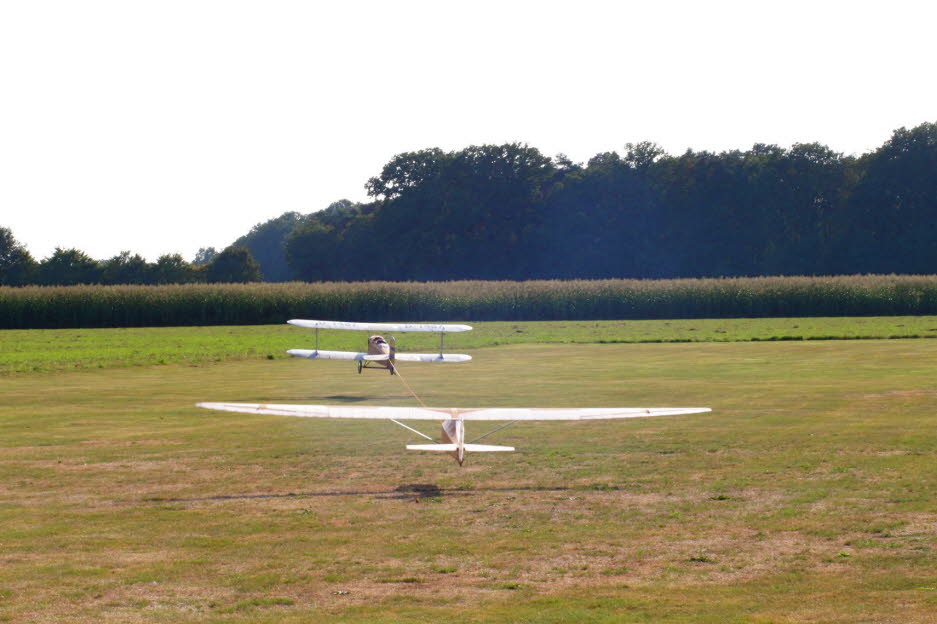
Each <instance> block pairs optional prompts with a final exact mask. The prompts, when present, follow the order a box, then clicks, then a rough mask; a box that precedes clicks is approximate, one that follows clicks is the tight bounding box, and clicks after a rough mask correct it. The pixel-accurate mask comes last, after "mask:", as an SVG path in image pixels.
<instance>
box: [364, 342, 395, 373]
mask: <svg viewBox="0 0 937 624" xmlns="http://www.w3.org/2000/svg"><path fill="white" fill-rule="evenodd" d="M390 339H391V342H387V340H385V339H384V337H383V336H378V335H374V336H371V337H370V338H368V355H386V356H387V359H386V360H372V361H369V362H367V364H368V366H367V368H370V367H372V366H380V367H381V368H386V369H388V370H390V372H391V374H393V372H394V353H395V352H396V351H397V349H395V348H394V342H395V341H394V337H393V336H391V338H390ZM358 372H361V371H360V370H359V371H358Z"/></svg>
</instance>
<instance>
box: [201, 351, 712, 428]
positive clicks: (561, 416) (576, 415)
mask: <svg viewBox="0 0 937 624" xmlns="http://www.w3.org/2000/svg"><path fill="white" fill-rule="evenodd" d="M320 353H321V352H320ZM197 406H198V407H204V408H206V409H213V410H221V411H225V412H243V413H246V414H271V415H276V416H301V417H305V418H373V419H388V418H391V419H394V420H447V419H450V418H461V419H462V420H514V421H526V420H529V421H539V420H609V419H620V418H648V417H651V416H677V415H682V414H701V413H704V412H710V411H712V410H711V409H710V408H708V407H586V408H563V407H553V408H490V409H462V408H445V407H377V406H370V405H279V404H273V403H198V404H197Z"/></svg>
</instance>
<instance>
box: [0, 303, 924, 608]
mask: <svg viewBox="0 0 937 624" xmlns="http://www.w3.org/2000/svg"><path fill="white" fill-rule="evenodd" d="M813 321H814V322H821V321H819V320H817V319H813ZM773 322H774V324H775V327H774V328H773V329H771V328H761V329H758V330H757V331H758V332H762V333H760V334H756V333H754V332H755V331H756V330H755V329H752V326H747V327H748V329H745V330H743V329H742V328H738V329H729V328H727V326H725V325H720V326H718V327H715V326H709V325H706V324H705V323H704V322H702V321H693V322H688V323H693V324H691V325H688V326H683V325H680V326H676V325H675V324H672V325H670V326H669V328H670V329H669V330H667V331H671V330H672V331H673V334H672V335H673V336H674V337H676V338H679V339H683V337H684V336H685V335H686V333H690V329H695V331H694V332H692V333H693V334H694V337H696V335H697V334H698V333H699V332H704V331H706V332H710V333H711V334H713V335H714V336H713V337H720V338H725V339H726V340H731V339H733V337H736V338H737V339H739V340H745V338H744V336H745V333H744V332H745V331H750V332H753V333H751V334H750V335H749V337H748V339H750V338H752V337H764V338H770V335H775V336H778V337H781V336H784V335H790V332H791V330H792V329H803V330H804V333H807V328H806V327H803V326H801V327H797V328H794V327H793V325H795V324H796V325H802V323H801V322H800V321H792V320H774V321H773ZM853 322H854V324H853V325H852V330H854V333H855V335H872V331H871V330H869V331H867V330H866V329H865V328H862V327H861V326H859V325H858V323H859V322H872V320H871V319H854V320H853ZM899 322H900V321H899ZM910 322H911V321H909V320H907V319H906V322H904V323H903V324H905V325H906V326H908V327H909V329H908V332H909V333H912V332H913V333H918V332H923V331H926V330H927V328H928V326H929V325H933V324H934V319H925V320H924V321H923V322H922V323H921V324H920V326H918V325H915V326H914V327H913V328H911V326H910V325H909V323H910ZM674 323H675V322H674ZM681 323H683V322H681ZM720 323H727V322H725V321H722V322H720ZM935 326H937V325H935ZM486 327H487V325H485V326H480V327H479V330H478V332H477V334H478V335H479V336H481V338H479V339H478V340H480V341H481V342H478V343H475V342H471V340H470V336H471V335H472V334H475V333H476V332H472V333H470V334H468V335H466V336H464V337H463V336H459V337H454V338H453V339H452V340H451V344H452V345H453V348H452V350H453V351H462V350H463V348H462V347H465V350H466V351H467V352H469V353H471V354H472V355H473V356H474V358H475V359H474V360H473V361H472V362H470V363H467V364H464V365H458V366H455V365H453V366H419V365H411V366H410V367H408V368H406V369H404V371H403V372H404V374H405V377H406V379H407V381H408V382H409V383H410V384H411V385H412V386H413V387H414V389H415V390H416V391H417V392H418V393H419V394H420V395H421V396H422V397H423V399H424V400H425V401H426V403H427V404H429V405H453V406H487V405H500V406H573V405H577V406H603V405H635V406H637V405H643V406H664V405H685V406H696V405H705V406H710V407H712V408H713V410H714V411H713V412H712V413H711V414H704V415H696V416H687V417H669V418H659V419H653V420H651V419H649V420H644V421H641V420H635V421H624V422H595V423H586V422H583V423H553V424H551V423H542V424H532V423H527V424H523V425H515V426H514V427H511V428H508V429H506V430H505V431H503V432H500V433H498V434H495V436H492V437H491V438H489V439H490V440H491V442H492V443H494V444H499V443H503V444H511V445H514V446H516V447H517V448H518V452H516V453H513V454H476V455H469V457H468V460H467V462H466V465H465V466H464V467H463V468H459V467H458V466H457V465H456V464H455V463H454V462H453V461H452V459H451V458H450V457H448V456H439V455H430V454H417V453H407V452H406V451H404V450H403V446H404V444H405V443H407V442H408V441H411V440H412V436H411V435H410V434H408V433H407V432H406V431H404V430H403V429H400V428H398V427H396V426H394V425H392V424H389V423H382V422H359V423H349V422H337V421H336V422H329V421H314V420H309V419H288V418H278V417H257V416H248V415H239V414H228V413H216V412H205V411H201V410H198V409H196V408H194V407H192V404H193V403H194V402H196V401H200V400H228V401H265V402H309V403H322V402H328V403H359V402H360V403H362V404H385V405H412V404H413V402H412V399H409V398H408V394H407V392H406V391H405V390H404V388H403V387H402V385H401V384H400V381H399V379H398V378H395V377H391V376H390V375H387V374H384V373H377V372H375V373H372V374H369V375H361V376H359V375H357V374H355V373H354V372H352V369H351V367H350V365H349V363H347V362H345V363H343V362H309V361H304V360H293V359H274V360H272V361H271V360H266V359H264V358H265V357H266V354H267V352H268V351H270V352H271V354H276V352H278V351H279V350H281V349H282V348H285V347H286V346H296V345H295V341H294V340H293V338H292V336H293V335H296V334H297V333H298V332H299V330H294V329H293V328H275V329H274V328H253V329H257V330H258V331H260V332H268V333H261V334H257V335H253V334H251V335H250V336H251V337H250V338H243V337H242V335H241V334H237V333H236V332H239V331H243V330H246V328H216V329H231V330H232V331H234V332H235V334H230V335H231V336H233V337H232V338H230V340H231V343H230V344H231V345H237V346H238V348H240V346H243V345H244V343H245V342H251V343H253V341H254V340H255V339H256V338H257V337H258V336H261V337H266V336H274V337H275V338H274V339H273V340H271V342H273V343H275V345H276V348H275V350H274V347H272V346H269V345H264V344H259V345H258V346H257V347H254V349H255V352H254V353H253V354H247V355H244V354H243V353H242V354H235V356H234V359H230V360H228V359H227V358H228V356H229V354H227V351H226V349H227V348H228V347H225V346H223V345H220V346H218V355H217V356H213V357H212V358H209V360H211V359H218V360H222V361H218V362H215V363H213V364H211V365H208V364H207V363H206V361H205V360H201V361H200V362H201V365H200V366H197V367H193V366H188V365H185V364H182V363H178V362H183V361H185V360H187V358H178V359H173V358H172V357H171V356H169V357H168V358H167V359H166V361H167V362H168V363H167V364H166V365H162V366H124V367H112V366H113V365H114V364H121V363H126V362H124V360H123V358H113V357H110V356H108V355H107V354H105V355H100V354H92V355H90V356H88V355H86V352H85V351H83V350H80V349H79V350H77V351H76V352H75V353H74V354H73V355H76V356H77V357H76V358H75V360H76V361H79V360H80V361H81V362H86V361H87V362H95V361H96V362H97V364H94V366H97V365H100V366H104V367H105V368H101V369H95V368H93V367H92V368H85V369H83V370H78V371H54V370H51V369H52V368H55V366H51V365H46V364H43V365H42V366H40V372H34V373H26V372H20V373H16V374H7V375H4V376H0V396H2V397H3V398H2V402H0V561H2V565H0V620H6V621H12V622H130V621H142V622H178V621H198V622H309V621H326V619H327V618H328V619H329V621H340V622H438V621H465V622H543V623H552V622H571V621H582V622H752V623H764V622H869V621H872V622H896V623H897V622H934V621H935V620H937V617H935V615H934V614H935V613H937V551H935V549H937V502H935V501H937V462H935V461H934V460H935V449H937V426H935V425H937V415H935V406H937V375H935V373H937V341H935V340H923V339H907V340H861V341H859V340H857V341H842V340H836V341H780V342H760V341H759V342H709V343H706V342H701V343H673V344H573V343H575V342H576V340H578V338H576V336H578V335H579V334H577V332H578V331H579V330H580V329H582V331H583V332H585V333H584V334H582V335H583V336H587V335H588V327H590V326H589V325H584V326H583V327H582V328H580V327H579V326H578V325H576V326H574V325H569V329H564V327H565V326H560V325H549V326H546V325H541V324H530V325H528V324H503V326H502V327H501V331H500V332H496V334H497V337H492V336H488V337H486V335H485V332H484V331H483V330H484V329H485V328H486ZM610 327H614V325H611V326H610ZM648 327H656V329H654V330H653V331H647V332H643V333H641V332H639V333H638V334H631V333H625V334H623V333H618V331H619V330H615V329H608V328H605V329H607V333H603V332H604V331H605V329H603V330H602V331H600V332H598V334H597V335H599V336H602V337H601V338H598V339H602V340H605V339H609V342H614V341H615V340H617V338H615V337H618V338H621V337H622V336H626V335H627V336H632V335H634V336H657V338H660V339H665V338H667V336H670V335H671V334H666V335H664V334H663V332H664V328H665V327H668V326H666V325H657V326H648ZM508 328H515V329H514V331H513V333H512V331H509V329H508ZM715 329H722V330H723V331H726V332H727V333H726V334H716V333H715ZM517 330H520V331H519V332H518V331H517ZM110 331H118V332H119V331H122V330H110ZM126 331H129V330H126ZM135 331H141V330H135ZM166 331H171V330H166ZM175 331H181V330H175ZM189 331H196V330H195V329H194V328H193V329H190V330H189ZM622 331H624V330H622ZM629 331H630V330H629ZM810 331H814V330H812V329H811V330H810ZM816 331H817V332H818V333H821V332H829V335H836V334H838V332H840V331H846V330H845V329H844V328H843V326H841V327H839V330H838V331H832V330H831V329H830V326H828V325H822V326H819V327H817V328H816ZM875 331H878V330H875ZM882 331H887V332H889V335H891V333H892V329H891V326H889V328H888V329H885V330H882ZM281 332H282V335H281ZM82 334H84V332H82ZM765 334H770V335H765ZM61 335H62V334H54V333H52V332H30V333H28V334H21V335H19V336H18V337H17V340H16V343H17V344H20V345H25V344H27V343H30V341H33V342H32V343H31V344H57V343H58V342H60V341H59V340H57V339H56V337H57V336H61ZM93 335H95V336H110V335H109V334H93ZM168 335H172V336H174V338H173V340H179V341H181V342H180V343H178V344H182V345H183V346H182V347H180V348H181V349H183V350H185V348H186V347H185V344H184V342H185V338H186V336H185V335H183V334H181V333H176V334H168ZM194 335H198V334H194ZM700 335H701V334H700ZM50 336H51V337H50ZM124 336H125V337H126V336H134V338H133V339H131V340H136V339H137V338H136V337H137V336H139V334H124ZM162 336H163V338H164V337H165V336H166V335H162ZM544 336H552V338H551V339H550V340H541V338H543V337H544ZM9 338H10V336H9V333H8V332H4V333H2V334H0V340H5V341H6V340H9ZM525 338H526V339H528V340H529V339H532V338H536V340H534V341H533V342H534V343H540V344H534V343H529V344H512V342H518V341H521V342H522V341H524V340H525ZM110 339H111V338H109V337H108V338H107V340H110ZM131 340H127V341H126V342H131ZM147 340H153V342H155V343H160V342H161V340H160V337H157V338H148V339H147ZM567 340H568V341H570V342H571V343H570V344H560V343H562V342H565V341H567ZM281 341H288V342H289V344H288V345H285V344H284V343H283V342H281ZM486 341H487V342H486ZM120 342H121V341H119V340H116V341H114V343H113V344H114V345H115V346H114V347H113V348H114V349H119V348H122V347H121V344H120ZM153 342H149V343H135V345H136V346H134V347H133V348H137V349H142V350H146V349H147V348H148V347H146V346H145V345H146V344H153ZM162 342H165V340H163V341H162ZM447 342H448V341H447ZM544 342H546V343H547V344H543V343H544ZM550 342H552V344H550ZM495 343H502V344H500V345H499V346H489V347H484V348H482V347H483V346H484V345H485V344H495ZM503 343H508V344H503ZM6 344H9V343H6ZM172 344H175V343H166V351H165V352H166V353H171V352H172V348H173V347H172V346H171V345H172ZM407 344H408V345H409V344H410V335H408V336H407ZM430 344H432V343H427V346H428V345H430ZM124 346H127V345H124ZM300 346H301V345H300ZM329 346H330V347H331V346H336V347H338V346H341V345H336V344H333V343H330V345H329ZM414 346H419V343H417V342H416V341H414ZM24 349H25V347H24ZM91 350H92V351H93V348H92V349H91ZM106 350H107V349H104V348H103V347H102V348H101V352H104V351H106ZM27 351H28V350H27ZM4 357H7V355H6V354H5V355H4ZM58 357H59V358H60V359H59V360H56V361H59V362H67V361H68V357H69V356H68V354H65V355H61V354H60V355H59V356H58ZM238 357H245V358H250V359H236V358H238ZM277 357H278V356H277ZM83 358H88V359H87V360H85V359H83ZM94 358H98V359H97V360H95V359H94ZM26 359H27V360H29V357H28V356H27V358H26ZM135 363H138V364H139V363H142V360H136V361H135ZM56 366H57V365H56ZM80 366H86V364H85V363H82V364H80ZM7 370H10V369H7ZM423 429H424V430H425V431H427V432H428V433H431V434H432V433H436V432H435V430H434V429H435V428H434V427H431V426H430V425H429V424H424V425H423ZM469 429H470V431H469V433H470V434H472V433H476V432H479V433H480V432H481V431H483V430H484V429H483V427H482V426H480V425H472V426H470V428H469Z"/></svg>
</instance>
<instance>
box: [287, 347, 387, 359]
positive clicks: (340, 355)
mask: <svg viewBox="0 0 937 624" xmlns="http://www.w3.org/2000/svg"><path fill="white" fill-rule="evenodd" d="M287 353H289V354H290V355H293V356H295V357H301V358H309V359H310V360H368V361H374V360H389V359H390V356H389V355H386V354H368V353H364V352H355V351H323V350H321V349H290V350H289V351H287Z"/></svg>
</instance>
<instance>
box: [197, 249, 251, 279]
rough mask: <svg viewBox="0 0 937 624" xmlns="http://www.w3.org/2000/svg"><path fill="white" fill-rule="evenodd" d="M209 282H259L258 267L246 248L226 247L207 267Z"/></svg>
mask: <svg viewBox="0 0 937 624" xmlns="http://www.w3.org/2000/svg"><path fill="white" fill-rule="evenodd" d="M206 279H207V280H208V281H209V282H214V283H217V282H223V283H230V282H259V281H261V279H262V278H261V275H260V266H258V264H257V261H256V260H254V257H253V256H252V255H251V252H250V251H248V249H247V248H246V247H228V248H227V249H225V250H224V251H222V252H221V253H220V254H218V256H217V257H216V258H215V259H214V260H212V262H211V264H209V265H208V269H207V273H206Z"/></svg>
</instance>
